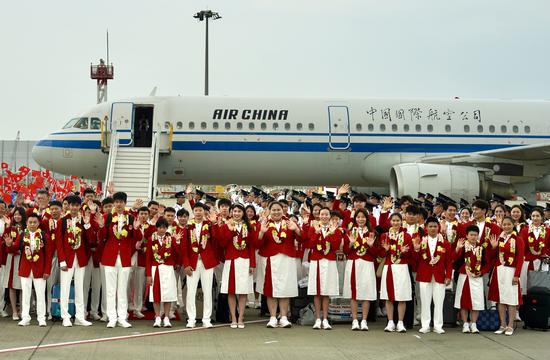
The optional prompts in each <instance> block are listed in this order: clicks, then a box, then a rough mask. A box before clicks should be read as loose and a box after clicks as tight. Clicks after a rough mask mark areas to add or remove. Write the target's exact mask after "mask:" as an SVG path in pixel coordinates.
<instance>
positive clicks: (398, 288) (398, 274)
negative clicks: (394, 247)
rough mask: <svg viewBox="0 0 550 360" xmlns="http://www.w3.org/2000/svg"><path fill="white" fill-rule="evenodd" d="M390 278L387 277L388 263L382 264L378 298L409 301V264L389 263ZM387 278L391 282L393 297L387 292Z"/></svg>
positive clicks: (410, 293) (410, 298) (410, 294)
mask: <svg viewBox="0 0 550 360" xmlns="http://www.w3.org/2000/svg"><path fill="white" fill-rule="evenodd" d="M389 266H391V272H392V277H391V279H390V278H389V277H388V265H384V268H383V270H382V281H381V285H380V299H382V300H390V301H410V300H412V284H411V276H410V274H409V265H407V264H391V265H389ZM388 280H391V281H392V282H393V295H394V296H393V299H390V296H389V294H388Z"/></svg>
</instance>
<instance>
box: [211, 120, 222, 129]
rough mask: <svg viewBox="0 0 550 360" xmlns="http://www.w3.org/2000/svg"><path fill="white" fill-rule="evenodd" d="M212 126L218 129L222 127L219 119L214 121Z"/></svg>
mask: <svg viewBox="0 0 550 360" xmlns="http://www.w3.org/2000/svg"><path fill="white" fill-rule="evenodd" d="M212 127H213V128H214V130H218V128H219V127H220V124H219V123H218V122H217V121H216V122H213V123H212Z"/></svg>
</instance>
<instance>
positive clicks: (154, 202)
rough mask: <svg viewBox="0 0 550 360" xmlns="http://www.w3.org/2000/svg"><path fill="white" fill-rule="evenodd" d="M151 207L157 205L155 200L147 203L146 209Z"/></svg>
mask: <svg viewBox="0 0 550 360" xmlns="http://www.w3.org/2000/svg"><path fill="white" fill-rule="evenodd" d="M151 205H157V206H158V205H159V203H158V201H155V200H151V201H149V202H148V203H147V207H149V206H151Z"/></svg>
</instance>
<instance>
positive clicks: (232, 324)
mask: <svg viewBox="0 0 550 360" xmlns="http://www.w3.org/2000/svg"><path fill="white" fill-rule="evenodd" d="M229 327H230V328H231V329H236V328H237V323H236V322H234V323H231V325H229Z"/></svg>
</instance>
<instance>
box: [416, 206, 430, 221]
mask: <svg viewBox="0 0 550 360" xmlns="http://www.w3.org/2000/svg"><path fill="white" fill-rule="evenodd" d="M418 215H420V216H422V218H424V219H425V218H427V217H428V210H427V209H426V208H423V207H420V208H418Z"/></svg>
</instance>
